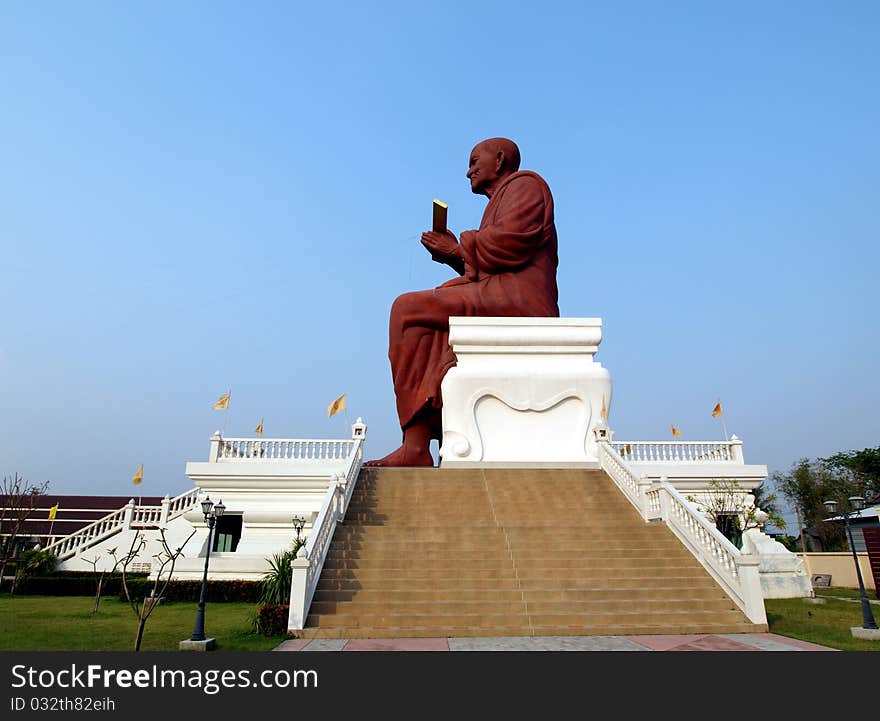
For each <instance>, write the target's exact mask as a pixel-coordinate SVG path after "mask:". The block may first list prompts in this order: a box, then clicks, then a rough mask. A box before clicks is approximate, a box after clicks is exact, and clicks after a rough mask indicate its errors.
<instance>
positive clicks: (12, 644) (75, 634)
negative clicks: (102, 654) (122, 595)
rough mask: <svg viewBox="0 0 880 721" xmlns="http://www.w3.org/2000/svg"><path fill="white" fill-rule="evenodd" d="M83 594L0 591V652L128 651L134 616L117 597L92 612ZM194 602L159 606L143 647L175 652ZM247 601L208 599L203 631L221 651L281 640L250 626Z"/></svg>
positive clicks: (188, 630) (187, 630)
mask: <svg viewBox="0 0 880 721" xmlns="http://www.w3.org/2000/svg"><path fill="white" fill-rule="evenodd" d="M93 603H94V598H92V597H88V596H63V597H61V596H10V595H9V594H8V593H4V594H2V595H0V650H3V651H12V650H14V651H131V650H132V648H133V647H134V637H135V633H136V632H137V619H136V617H135V615H134V612H133V611H132V610H131V607H130V606H129V605H128V604H127V603H123V602H121V601H120V600H119V599H118V598H116V597H109V598H105V599H102V601H101V607H100V609H99V610H98V612H97V613H96V614H92V612H91V611H92V605H93ZM196 609H197V604H196V603H188V602H183V601H179V602H175V603H163V604H162V605H160V606H159V607H158V608H157V609H156V610H155V611H153V614H152V615H151V616H150V618H149V620H148V621H147V625H146V628H145V630H144V638H143V641H142V643H141V650H142V651H176V650H177V645H178V643H180V641H182V640H183V639H185V638H189V637H190V635H191V634H192V630H193V624H194V623H195V619H196ZM256 610H257V607H256V605H254V604H252V603H213V604H212V603H210V602H209V603H208V605H207V607H206V611H205V633H206V635H207V636H208V637H209V638H210V637H214V638H216V639H217V649H218V650H220V651H268V650H270V649H272V648H274V647H275V646H277V645H278V644H279V643H281V642H282V641H283V640H284V637H282V636H276V637H274V638H266V637H265V636H262V635H260V634H257V633H253V632H252V630H251V624H250V620H249V619H250V617H251V616H252V615H253V614H254V613H255V612H256Z"/></svg>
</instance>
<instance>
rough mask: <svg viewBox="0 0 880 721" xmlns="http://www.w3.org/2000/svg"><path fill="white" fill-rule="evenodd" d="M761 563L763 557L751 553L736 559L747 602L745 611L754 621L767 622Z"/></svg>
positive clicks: (741, 586)
mask: <svg viewBox="0 0 880 721" xmlns="http://www.w3.org/2000/svg"><path fill="white" fill-rule="evenodd" d="M760 563H761V559H760V558H758V556H755V555H752V554H750V553H749V554H746V553H744V554H741V555H740V556H739V557H738V558H737V559H736V571H737V575H738V576H739V582H740V589H741V593H742V595H743V601H744V602H745V608H744V609H743V612H744V613H745V614H746V616H748V617H749V621H751V622H752V623H767V613H766V611H765V610H764V594H763V592H762V590H761V575H760V573H759V572H758V566H759V565H760Z"/></svg>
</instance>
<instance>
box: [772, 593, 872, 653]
mask: <svg viewBox="0 0 880 721" xmlns="http://www.w3.org/2000/svg"><path fill="white" fill-rule="evenodd" d="M816 595H817V596H819V597H822V598H824V599H825V603H824V604H821V605H813V604H808V603H804V601H803V599H801V598H786V599H768V600H766V601H765V602H764V606H765V608H766V609H767V622H768V624H769V625H770V632H771V633H778V634H779V635H781V636H788V637H790V638H797V639H800V640H801V641H809V642H811V643H818V644H820V645H822V646H830V647H831V648H837V649H840V650H841V651H880V641H865V640H862V639H857V638H853V637H852V633H851V632H850V628H851V627H853V626H861V625H862V608H861V605H860V604H859V603H855V602H854V601H857V600H858V599H859V597H860V595H859V591H858V589H852V588H818V589H816ZM873 597H874V594H873V592H869V595H868V598H869V599H872V598H873ZM842 598H849V599H853V600H851V601H846V600H840V599H842ZM871 611H872V612H873V614H874V619H875V620H877V619H880V605H878V604H876V603H875V604H871Z"/></svg>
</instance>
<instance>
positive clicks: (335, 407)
mask: <svg viewBox="0 0 880 721" xmlns="http://www.w3.org/2000/svg"><path fill="white" fill-rule="evenodd" d="M344 410H345V393H343V394H342V395H341V396H339V398H337V399H336V400H335V401H333V402H332V403H331V404H330V405H329V406H327V417H328V418H329V417H330V416H332V415H335V414H337V413H339V411H344Z"/></svg>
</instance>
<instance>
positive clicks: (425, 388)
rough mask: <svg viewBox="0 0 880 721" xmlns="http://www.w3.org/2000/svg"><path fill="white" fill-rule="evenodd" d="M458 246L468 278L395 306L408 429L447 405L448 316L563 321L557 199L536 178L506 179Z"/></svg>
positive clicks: (392, 341)
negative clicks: (476, 227) (558, 282)
mask: <svg viewBox="0 0 880 721" xmlns="http://www.w3.org/2000/svg"><path fill="white" fill-rule="evenodd" d="M459 242H460V244H461V251H462V255H463V257H464V262H465V269H464V275H463V276H461V277H459V278H454V279H452V280H450V281H448V282H446V283H444V284H443V285H441V286H439V287H437V288H434V289H433V290H422V291H417V292H415V293H404V294H403V295H401V296H399V297H398V298H397V299H396V300H395V301H394V304H393V305H392V306H391V321H390V323H389V341H388V358H389V359H390V360H391V376H392V378H393V379H394V393H395V394H396V396H397V414H398V416H399V418H400V427H401V428H406V426H407V425H409V424H410V423H411V422H412V420H413V418H414V417H415V416H416V415H417V414H418V413H419V412H420V411H423V410H435V411H436V410H437V409H439V408H440V406H441V403H442V400H441V397H440V381H442V380H443V376H444V375H446V371H448V370H449V369H450V368H451V367H452V366H454V365H455V362H456V360H455V354H454V353H453V352H452V348H451V347H450V346H449V316H532V317H535V316H538V317H558V316H559V305H558V303H557V301H558V292H557V288H556V266H557V265H558V258H557V252H556V226H555V224H554V222H553V197H552V196H551V195H550V188H549V187H548V186H547V183H545V182H544V179H543V178H541V176H539V175H538V174H537V173H532V172H531V171H520V172H517V173H513V174H512V175H510V176H508V177H507V178H505V179H504V181H503V182H502V183H501V185H499V186H498V188H496V190H495V192H494V193H493V195H492V197H491V199H490V200H489V204H488V205H487V206H486V210H485V212H484V213H483V219H482V221H481V222H480V228H479V230H466V231H464V232H462V234H461V238H460V239H459ZM435 435H436V434H435Z"/></svg>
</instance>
